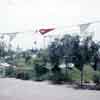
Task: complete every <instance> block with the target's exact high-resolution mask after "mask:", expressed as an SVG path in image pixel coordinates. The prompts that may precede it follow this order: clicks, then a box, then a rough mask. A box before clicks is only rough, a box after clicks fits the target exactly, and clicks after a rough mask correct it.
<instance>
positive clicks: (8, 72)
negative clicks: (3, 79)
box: [5, 66, 16, 77]
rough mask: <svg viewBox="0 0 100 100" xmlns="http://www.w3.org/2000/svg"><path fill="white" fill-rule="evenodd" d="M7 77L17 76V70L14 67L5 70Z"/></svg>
mask: <svg viewBox="0 0 100 100" xmlns="http://www.w3.org/2000/svg"><path fill="white" fill-rule="evenodd" d="M5 76H7V77H15V76H16V71H15V69H14V68H13V67H12V66H10V67H7V68H6V69H5Z"/></svg>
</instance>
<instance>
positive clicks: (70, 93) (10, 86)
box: [0, 78, 100, 100]
mask: <svg viewBox="0 0 100 100" xmlns="http://www.w3.org/2000/svg"><path fill="white" fill-rule="evenodd" d="M0 100H100V91H90V90H75V89H73V88H69V87H68V86H67V85H60V86H58V85H50V84H48V83H47V82H33V81H23V80H18V79H13V78H12V79H10V78H4V79H2V78H0Z"/></svg>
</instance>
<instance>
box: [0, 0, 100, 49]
mask: <svg viewBox="0 0 100 100" xmlns="http://www.w3.org/2000/svg"><path fill="white" fill-rule="evenodd" d="M95 20H100V1H99V0H0V32H15V31H24V30H35V29H39V28H47V27H63V26H67V25H76V24H80V23H85V22H91V21H95ZM94 26H95V25H94ZM94 26H93V25H92V26H91V27H93V28H94ZM96 26H97V27H98V26H100V24H99V25H96ZM93 28H92V29H93ZM94 30H96V31H98V28H95V29H94ZM94 30H93V31H94ZM55 33H57V31H55ZM98 37H99V34H96V38H97V39H99V38H98ZM42 38H43V37H42V36H41V35H40V34H38V35H34V36H33V33H30V32H29V33H24V34H20V35H18V36H17V38H16V39H15V40H14V41H13V44H14V46H17V45H18V44H19V45H20V47H22V48H23V47H25V48H30V47H32V45H33V41H34V40H38V46H40V44H41V40H42ZM41 45H42V44H41Z"/></svg>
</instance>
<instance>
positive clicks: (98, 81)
mask: <svg viewBox="0 0 100 100" xmlns="http://www.w3.org/2000/svg"><path fill="white" fill-rule="evenodd" d="M93 81H94V83H96V84H97V85H98V84H100V72H99V71H96V72H95V74H94V76H93Z"/></svg>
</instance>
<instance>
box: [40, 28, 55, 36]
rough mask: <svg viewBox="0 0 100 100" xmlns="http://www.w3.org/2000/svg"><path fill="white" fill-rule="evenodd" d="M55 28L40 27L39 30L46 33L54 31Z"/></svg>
mask: <svg viewBox="0 0 100 100" xmlns="http://www.w3.org/2000/svg"><path fill="white" fill-rule="evenodd" d="M54 29H55V28H49V29H40V30H39V32H40V33H41V34H42V35H44V34H45V33H48V32H50V31H53V30H54Z"/></svg>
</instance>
